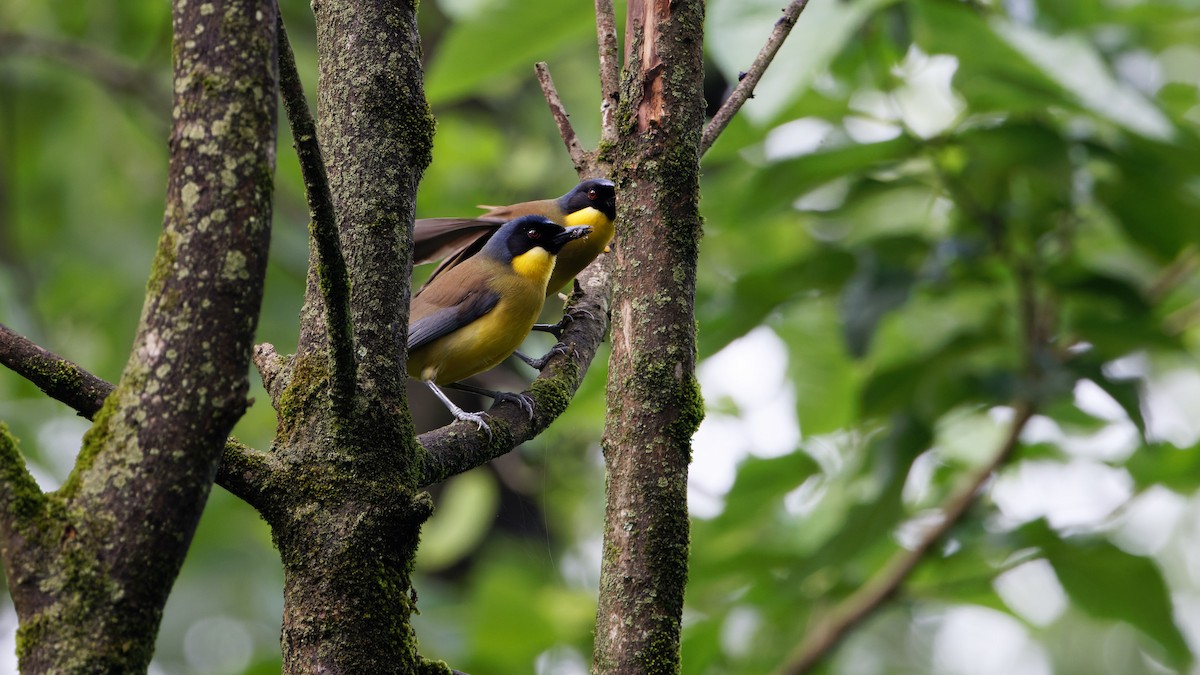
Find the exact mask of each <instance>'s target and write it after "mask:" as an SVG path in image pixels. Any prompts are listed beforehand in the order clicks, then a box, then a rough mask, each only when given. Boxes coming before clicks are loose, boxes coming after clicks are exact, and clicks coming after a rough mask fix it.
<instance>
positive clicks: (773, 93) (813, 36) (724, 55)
mask: <svg viewBox="0 0 1200 675" xmlns="http://www.w3.org/2000/svg"><path fill="white" fill-rule="evenodd" d="M892 2H895V0H843V1H841V2H814V3H811V4H810V6H808V7H806V8H805V10H804V13H803V14H801V15H800V19H799V20H798V21H797V22H796V25H795V27H793V28H792V32H791V33H790V34H789V36H788V39H787V41H786V42H784V43H783V46H782V47H781V48H780V50H779V53H778V54H776V56H775V61H774V64H773V65H772V66H771V67H770V68H769V69H768V70H767V72H766V73H765V74H764V75H763V78H762V80H760V81H759V85H758V86H757V87H756V88H755V91H754V100H752V101H750V102H749V103H748V104H747V105H746V107H745V109H744V110H743V111H742V113H741V114H742V115H745V116H747V117H749V118H750V119H751V120H753V121H756V122H759V123H762V122H763V121H764V120H768V119H772V118H773V117H774V116H775V115H776V114H777V113H779V112H780V111H781V110H782V109H783V108H784V107H786V106H787V105H788V104H789V103H790V102H791V101H792V100H793V99H794V98H795V97H796V96H798V95H799V94H801V93H802V92H803V91H804V90H806V89H807V88H808V87H809V85H810V84H811V83H812V81H813V78H815V77H816V76H818V75H819V74H821V73H823V72H825V69H826V68H827V67H828V65H829V63H830V61H832V60H833V58H834V57H835V56H837V54H838V53H839V52H840V51H842V50H843V49H844V48H845V47H846V43H847V42H848V41H850V40H852V39H854V37H855V31H856V30H857V29H858V28H859V26H860V25H861V24H862V22H863V21H864V20H865V19H866V18H867V17H868V16H870V14H871V13H872V12H873V11H875V10H876V9H878V8H879V7H881V6H884V5H887V4H890V3H892ZM784 4H785V3H781V2H778V1H777V0H712V2H710V3H709V6H708V9H707V16H706V17H705V31H706V32H707V34H708V35H707V40H706V41H705V42H706V45H707V47H708V50H709V52H710V53H711V55H712V57H713V60H714V61H716V62H717V65H718V66H719V67H720V68H721V71H722V72H724V73H725V77H726V78H727V79H728V80H729V81H730V82H736V81H737V80H738V74H739V73H741V72H743V71H745V70H746V69H747V68H749V67H750V64H751V63H752V62H753V61H754V57H755V56H756V55H757V54H758V51H759V50H760V49H761V48H762V46H763V43H764V42H766V39H767V36H768V35H770V33H771V29H772V28H774V26H775V22H776V21H778V20H779V18H780V10H781V8H782V6H783V5H784Z"/></svg>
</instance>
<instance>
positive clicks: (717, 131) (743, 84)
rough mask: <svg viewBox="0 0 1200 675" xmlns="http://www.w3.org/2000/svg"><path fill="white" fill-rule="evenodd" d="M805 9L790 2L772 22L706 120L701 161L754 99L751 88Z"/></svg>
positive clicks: (796, 0)
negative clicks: (753, 54) (731, 87)
mask: <svg viewBox="0 0 1200 675" xmlns="http://www.w3.org/2000/svg"><path fill="white" fill-rule="evenodd" d="M807 6H808V0H792V1H791V2H790V3H788V6H787V7H786V8H784V10H783V16H782V17H780V18H779V20H778V21H776V22H775V28H774V30H772V31H771V35H770V37H768V38H767V42H766V44H764V45H763V47H762V49H760V50H759V52H758V56H757V57H755V59H754V62H753V63H751V64H750V68H749V69H748V70H747V71H746V72H745V73H744V74H742V75H741V77H739V78H738V80H739V81H738V84H737V87H735V88H734V90H733V93H731V94H730V95H729V98H727V99H725V102H724V103H722V104H721V107H720V108H719V109H718V110H717V114H715V115H713V118H712V119H711V120H709V122H708V126H706V127H704V133H703V135H701V137H700V156H701V157H703V156H704V153H706V152H708V149H709V148H711V147H712V144H713V143H714V142H716V140H717V136H720V135H721V132H722V131H724V130H725V127H726V126H728V125H729V121H730V120H732V119H733V116H734V115H736V114H737V112H738V111H739V110H741V109H742V106H743V105H745V103H746V101H747V100H749V99H750V97H751V96H753V95H754V88H755V87H756V86H758V81H759V80H761V79H762V76H763V73H764V72H766V70H767V66H769V65H771V61H773V60H774V59H775V54H777V53H778V52H779V48H780V47H782V46H783V41H784V40H786V39H787V36H788V34H789V33H791V32H792V28H793V27H794V26H795V25H796V20H797V19H799V18H800V13H801V12H803V11H804V8H805V7H807Z"/></svg>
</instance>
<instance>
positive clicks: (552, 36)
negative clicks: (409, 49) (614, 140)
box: [425, 0, 596, 105]
mask: <svg viewBox="0 0 1200 675" xmlns="http://www.w3.org/2000/svg"><path fill="white" fill-rule="evenodd" d="M589 35H590V39H592V40H593V41H594V40H595V37H596V35H595V14H594V13H593V8H592V6H591V5H590V4H586V3H581V2H519V1H517V0H510V1H509V2H500V3H497V4H495V5H489V6H488V7H486V8H484V9H483V10H482V11H481V12H480V13H479V14H478V15H477V16H475V17H474V18H473V19H472V20H471V21H466V22H459V23H455V24H453V25H452V26H451V28H450V30H449V32H448V33H447V35H446V37H445V38H444V39H443V40H442V42H441V44H440V45H438V49H437V52H436V53H435V54H434V55H433V63H432V65H431V66H430V68H429V72H428V76H427V78H426V81H425V96H426V98H428V99H429V104H430V105H445V104H448V103H453V102H454V101H456V100H458V99H461V98H464V97H467V96H470V95H472V94H473V93H475V92H477V91H479V90H480V89H485V88H488V87H490V86H491V85H492V84H493V83H494V82H496V81H497V79H509V78H512V77H514V76H515V77H520V75H519V74H518V73H521V72H523V73H524V75H525V77H527V78H528V79H529V81H530V82H533V81H534V74H533V64H534V63H536V62H537V61H546V60H549V59H550V57H551V56H553V55H554V53H555V51H556V50H557V49H558V48H559V47H561V46H563V45H566V44H569V43H571V42H574V41H576V40H580V39H583V38H585V37H587V36H589ZM593 44H594V42H593Z"/></svg>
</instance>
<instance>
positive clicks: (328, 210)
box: [277, 14, 355, 418]
mask: <svg viewBox="0 0 1200 675" xmlns="http://www.w3.org/2000/svg"><path fill="white" fill-rule="evenodd" d="M277 25H278V31H279V92H280V95H281V96H282V98H283V107H284V110H286V111H287V118H288V125H289V127H290V128H291V130H292V139H293V142H294V144H295V146H294V147H295V148H296V156H297V157H298V158H299V160H300V172H301V174H303V176H304V194H305V197H306V198H307V199H308V216H309V218H310V219H311V225H310V232H311V235H312V240H313V244H314V246H315V248H316V252H317V261H316V262H317V265H316V268H317V270H316V271H317V277H318V279H319V286H320V289H321V295H322V298H323V299H324V304H325V330H326V332H327V334H328V338H329V339H328V345H327V346H328V349H329V361H330V368H331V373H330V387H329V396H330V400H331V402H332V404H333V409H334V411H335V414H337V415H338V416H339V417H343V418H345V417H346V416H347V415H348V414H349V412H350V407H351V405H352V401H353V399H354V390H355V386H354V377H355V359H354V338H353V335H352V331H351V325H350V281H349V277H348V276H347V274H346V259H345V258H344V257H343V256H342V244H341V241H340V240H339V238H338V230H337V217H336V215H335V214H334V211H333V196H332V195H331V194H330V191H329V177H328V175H327V174H326V172H325V160H324V159H323V158H322V156H321V146H320V144H319V143H318V142H317V125H316V123H314V122H313V118H312V113H310V112H309V109H308V101H307V100H306V99H305V97H304V87H303V85H302V84H301V82H300V74H299V72H297V70H296V58H295V55H294V54H293V53H292V45H291V43H290V42H288V37H287V30H286V29H285V28H284V25H283V15H282V14H280V15H279V21H278V24H277Z"/></svg>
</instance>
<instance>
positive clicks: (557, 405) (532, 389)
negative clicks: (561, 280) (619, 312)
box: [418, 255, 612, 487]
mask: <svg viewBox="0 0 1200 675" xmlns="http://www.w3.org/2000/svg"><path fill="white" fill-rule="evenodd" d="M576 283H577V287H576V291H575V293H574V294H572V297H571V301H570V302H569V303H568V304H567V308H566V309H564V311H565V312H570V313H571V316H572V317H573V319H574V320H573V321H572V322H571V323H570V325H569V326H567V329H566V330H565V331H564V332H563V338H562V343H563V344H564V345H566V346H567V348H568V351H567V355H566V356H564V357H560V358H557V359H554V360H552V361H551V362H550V364H549V365H548V366H546V368H544V369H543V370H542V372H541V374H540V375H538V377H537V378H536V379H535V380H534V381H533V383H532V384H531V385H530V386H529V390H528V391H527V392H526V393H527V394H530V395H531V396H532V397H533V400H534V409H533V412H534V415H533V419H532V420H531V419H529V416H528V415H527V414H526V413H525V411H524V410H522V409H521V408H520V406H518V405H516V404H514V403H500V404H498V405H495V406H493V407H492V409H491V410H489V411H488V417H489V420H491V421H493V423H492V424H491V426H492V430H493V434H492V438H491V440H490V441H489V439H488V436H487V435H486V434H484V433H483V432H481V431H479V430H477V429H475V428H474V427H472V426H471V425H469V424H463V423H455V424H451V425H448V426H445V427H442V428H440V429H435V430H433V431H429V432H426V433H424V434H421V436H420V438H419V439H418V440H419V441H420V442H421V445H422V446H424V447H425V450H426V451H427V452H428V458H427V460H426V463H425V467H424V470H423V471H422V473H421V478H420V479H419V481H418V484H419V485H420V486H421V487H425V486H428V485H432V484H433V483H438V482H441V481H443V480H446V479H447V478H449V477H451V476H454V475H457V474H460V473H463V472H465V471H469V470H470V469H473V468H475V467H477V466H480V465H482V464H485V463H487V462H490V461H491V460H493V459H495V458H496V457H499V456H500V455H503V454H504V453H506V452H509V451H511V450H512V449H513V448H515V447H517V446H518V445H520V444H521V443H524V442H525V441H527V440H529V439H531V438H533V437H535V436H537V435H538V434H540V433H541V432H542V431H543V430H545V428H546V427H548V426H550V424H551V423H552V422H554V420H556V419H558V416H559V415H561V414H562V413H563V411H564V410H566V408H567V404H569V403H570V402H571V399H572V397H574V396H575V392H576V391H577V390H578V389H579V385H580V383H582V382H583V377H584V375H586V374H587V369H588V366H589V365H590V364H591V362H592V359H593V358H595V356H596V349H597V348H598V347H599V346H600V342H601V341H602V340H603V339H604V334H605V332H606V331H607V330H608V308H609V294H610V289H611V286H612V260H611V259H610V256H607V255H604V256H601V257H600V258H598V259H597V260H596V261H595V262H594V263H592V264H591V265H590V266H589V267H588V268H587V269H585V270H584V271H583V273H582V274H580V276H579V278H578V280H577V282H576ZM495 422H500V424H497V423H495ZM464 430H465V432H464Z"/></svg>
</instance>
